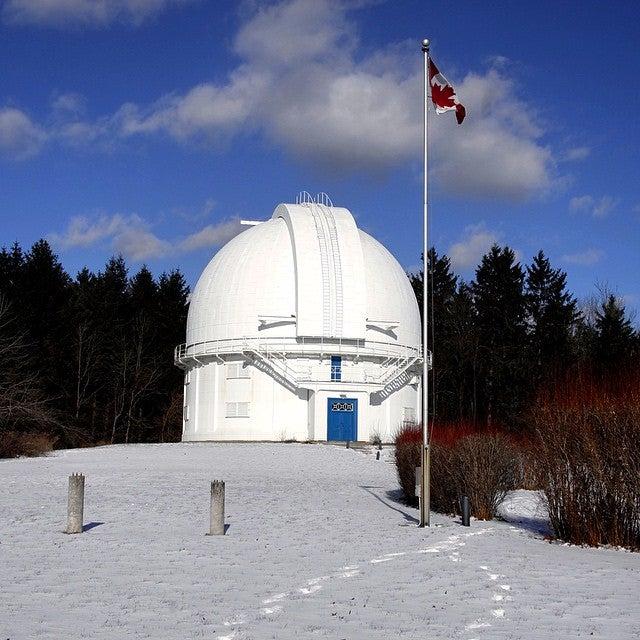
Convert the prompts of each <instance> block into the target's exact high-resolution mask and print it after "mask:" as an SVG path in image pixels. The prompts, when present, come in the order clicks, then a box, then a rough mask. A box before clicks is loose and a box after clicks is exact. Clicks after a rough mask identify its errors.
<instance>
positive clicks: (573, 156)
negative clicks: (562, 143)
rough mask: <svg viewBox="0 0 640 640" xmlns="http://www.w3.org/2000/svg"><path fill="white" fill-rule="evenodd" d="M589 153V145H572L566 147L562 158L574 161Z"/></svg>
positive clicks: (583, 157) (582, 158)
mask: <svg viewBox="0 0 640 640" xmlns="http://www.w3.org/2000/svg"><path fill="white" fill-rule="evenodd" d="M590 155H591V149H589V147H573V148H571V149H567V150H566V152H565V154H564V160H566V161H568V162H575V161H578V160H584V159H585V158H588V157H589V156H590Z"/></svg>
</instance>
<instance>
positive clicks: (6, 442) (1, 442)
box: [0, 431, 56, 458]
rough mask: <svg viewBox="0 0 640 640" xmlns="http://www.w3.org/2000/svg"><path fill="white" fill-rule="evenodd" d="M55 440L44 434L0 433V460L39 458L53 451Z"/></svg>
mask: <svg viewBox="0 0 640 640" xmlns="http://www.w3.org/2000/svg"><path fill="white" fill-rule="evenodd" d="M55 444H56V439H55V438H54V437H53V436H51V435H49V434H45V433H19V432H17V431H3V432H0V458H17V457H19V456H30V457H33V456H41V455H43V454H44V453H47V452H49V451H51V450H53V448H54V446H55Z"/></svg>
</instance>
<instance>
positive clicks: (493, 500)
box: [395, 425, 517, 520]
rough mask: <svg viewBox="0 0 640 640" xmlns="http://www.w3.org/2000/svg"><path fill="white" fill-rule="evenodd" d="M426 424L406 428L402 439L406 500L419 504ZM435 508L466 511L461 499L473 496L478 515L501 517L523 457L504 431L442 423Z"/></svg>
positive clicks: (434, 465)
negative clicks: (418, 471)
mask: <svg viewBox="0 0 640 640" xmlns="http://www.w3.org/2000/svg"><path fill="white" fill-rule="evenodd" d="M421 444H422V434H421V429H420V427H405V428H403V429H402V430H401V431H400V432H399V433H398V435H397V437H396V451H395V456H396V470H397V472H398V480H399V482H400V486H401V487H402V490H403V492H404V495H405V498H406V499H407V501H408V502H410V503H411V504H416V502H417V500H416V498H415V497H414V492H415V467H417V466H419V465H420V448H421ZM430 450H431V508H432V509H433V510H434V511H439V512H442V513H451V514H453V513H460V504H459V499H460V496H462V495H467V496H469V499H470V501H471V512H472V514H473V515H474V516H475V517H476V518H478V519H481V520H488V519H491V518H493V517H495V515H496V510H497V508H498V506H499V504H500V503H501V502H502V500H503V499H504V496H505V494H506V492H507V491H509V490H510V489H512V488H513V487H514V482H515V477H516V470H517V456H516V450H515V447H514V446H513V444H512V443H511V441H510V440H509V439H508V438H507V437H506V436H504V435H501V434H499V433H489V432H474V430H473V429H471V428H470V427H468V426H466V425H447V426H443V427H436V428H435V429H434V430H433V437H432V438H431V448H430Z"/></svg>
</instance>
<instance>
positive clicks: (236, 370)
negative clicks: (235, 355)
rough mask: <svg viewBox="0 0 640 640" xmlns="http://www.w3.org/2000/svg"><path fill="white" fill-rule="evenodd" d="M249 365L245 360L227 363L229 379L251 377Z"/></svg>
mask: <svg viewBox="0 0 640 640" xmlns="http://www.w3.org/2000/svg"><path fill="white" fill-rule="evenodd" d="M250 377H251V374H250V372H249V367H245V366H244V362H229V363H228V364H227V380H229V379H230V378H250Z"/></svg>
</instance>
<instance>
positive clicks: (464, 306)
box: [446, 282, 480, 425]
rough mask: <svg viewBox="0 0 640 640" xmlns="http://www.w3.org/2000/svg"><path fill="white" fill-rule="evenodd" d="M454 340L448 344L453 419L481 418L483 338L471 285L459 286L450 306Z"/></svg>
mask: <svg viewBox="0 0 640 640" xmlns="http://www.w3.org/2000/svg"><path fill="white" fill-rule="evenodd" d="M450 318H451V322H450V327H451V333H450V341H449V342H448V344H447V345H446V348H447V349H448V350H449V354H450V355H449V359H450V363H451V365H450V366H451V377H450V380H451V389H450V393H451V395H452V397H453V399H454V401H453V402H452V403H451V411H450V414H449V415H448V416H447V417H448V418H449V419H452V420H459V421H461V422H470V423H471V424H473V425H476V424H477V422H478V382H479V366H480V358H479V356H480V349H479V345H480V341H479V334H478V327H477V316H476V310H475V306H474V303H473V295H472V290H471V287H470V286H469V285H468V284H465V283H464V282H461V283H460V285H459V286H458V290H457V291H456V293H455V295H454V297H453V300H452V303H451V306H450Z"/></svg>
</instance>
